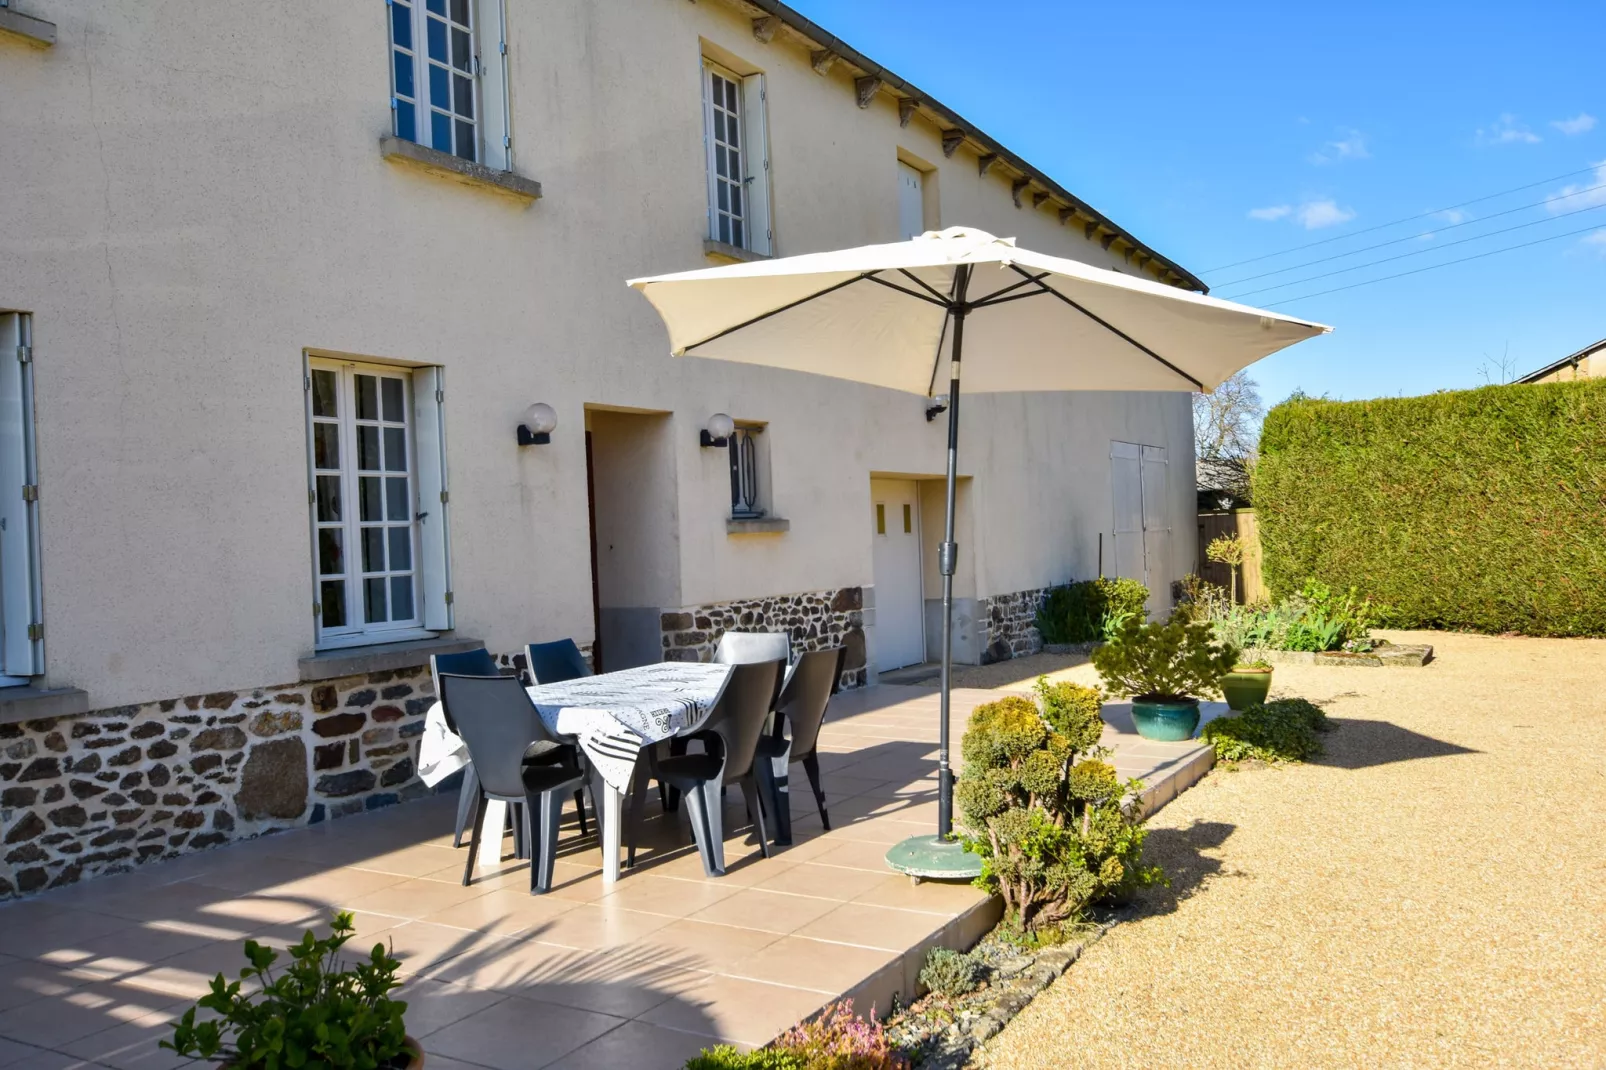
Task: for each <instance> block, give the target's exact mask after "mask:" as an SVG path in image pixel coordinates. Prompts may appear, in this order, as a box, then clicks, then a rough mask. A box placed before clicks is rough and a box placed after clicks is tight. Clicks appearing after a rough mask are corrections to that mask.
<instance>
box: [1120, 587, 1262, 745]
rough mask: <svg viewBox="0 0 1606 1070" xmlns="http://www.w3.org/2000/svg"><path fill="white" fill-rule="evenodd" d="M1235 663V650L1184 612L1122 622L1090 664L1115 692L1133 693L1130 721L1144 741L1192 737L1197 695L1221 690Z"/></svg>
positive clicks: (1197, 707) (1196, 723)
mask: <svg viewBox="0 0 1606 1070" xmlns="http://www.w3.org/2000/svg"><path fill="white" fill-rule="evenodd" d="M1237 663H1238V649H1237V648H1236V647H1233V646H1231V645H1229V644H1226V643H1218V642H1215V641H1213V639H1212V629H1211V627H1210V625H1209V624H1207V623H1205V622H1204V621H1194V620H1191V619H1190V618H1189V616H1188V614H1187V613H1186V612H1185V611H1184V610H1180V609H1179V610H1178V611H1177V612H1175V613H1173V614H1171V619H1170V620H1167V621H1155V622H1154V623H1152V624H1144V623H1143V622H1142V621H1140V620H1138V619H1137V618H1132V619H1129V620H1127V621H1126V622H1124V623H1123V624H1122V625H1121V627H1120V628H1119V629H1117V630H1116V632H1115V633H1114V635H1113V636H1112V637H1111V639H1110V641H1109V642H1107V643H1105V644H1104V645H1103V646H1102V647H1100V648H1099V649H1097V650H1095V651H1094V652H1093V666H1094V667H1095V668H1096V669H1098V671H1099V676H1100V677H1101V678H1102V679H1103V680H1104V687H1105V689H1106V690H1108V691H1109V692H1110V693H1111V694H1114V695H1130V696H1131V697H1132V723H1133V725H1134V727H1136V728H1137V730H1138V735H1140V736H1142V737H1143V738H1144V739H1153V740H1161V741H1166V742H1176V741H1178V740H1184V739H1191V738H1192V737H1193V733H1194V731H1195V730H1196V729H1197V728H1198V727H1199V699H1200V698H1201V697H1204V696H1208V695H1214V694H1219V693H1220V690H1221V688H1220V685H1221V678H1222V677H1223V676H1225V675H1227V673H1229V672H1231V671H1232V667H1233V666H1234V665H1236V664H1237Z"/></svg>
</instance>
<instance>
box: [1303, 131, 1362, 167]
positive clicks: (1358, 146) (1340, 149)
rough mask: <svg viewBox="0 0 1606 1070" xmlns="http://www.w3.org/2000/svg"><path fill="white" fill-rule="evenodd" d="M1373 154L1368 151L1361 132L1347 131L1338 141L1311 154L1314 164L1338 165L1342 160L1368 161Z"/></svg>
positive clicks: (1311, 160) (1330, 142)
mask: <svg viewBox="0 0 1606 1070" xmlns="http://www.w3.org/2000/svg"><path fill="white" fill-rule="evenodd" d="M1371 156H1372V154H1371V153H1370V152H1367V151H1366V138H1365V137H1364V136H1363V135H1362V134H1361V132H1360V131H1359V130H1347V131H1345V132H1344V136H1343V137H1341V138H1339V139H1338V140H1337V141H1329V142H1328V143H1327V144H1325V145H1323V146H1322V147H1321V148H1319V149H1317V150H1316V151H1315V152H1313V153H1311V154H1310V157H1309V159H1310V162H1311V163H1314V164H1324V163H1337V162H1339V161H1340V160H1366V159H1370V158H1371Z"/></svg>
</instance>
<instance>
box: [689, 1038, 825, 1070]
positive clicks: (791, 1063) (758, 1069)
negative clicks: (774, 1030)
mask: <svg viewBox="0 0 1606 1070" xmlns="http://www.w3.org/2000/svg"><path fill="white" fill-rule="evenodd" d="M686 1070H806V1068H805V1067H804V1065H803V1060H802V1059H801V1058H799V1057H798V1056H797V1055H794V1054H793V1053H791V1052H789V1051H777V1050H775V1049H774V1048H759V1049H756V1050H754V1051H742V1050H740V1049H739V1048H734V1047H732V1046H731V1045H729V1044H719V1045H716V1046H715V1047H712V1048H707V1049H705V1050H703V1051H701V1052H699V1053H698V1054H696V1055H694V1056H692V1057H691V1058H690V1059H689V1060H687V1062H686Z"/></svg>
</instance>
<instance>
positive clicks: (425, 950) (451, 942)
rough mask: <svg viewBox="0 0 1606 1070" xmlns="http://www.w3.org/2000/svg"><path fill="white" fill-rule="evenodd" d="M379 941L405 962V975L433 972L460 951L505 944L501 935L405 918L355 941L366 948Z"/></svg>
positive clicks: (481, 951) (491, 950)
mask: <svg viewBox="0 0 1606 1070" xmlns="http://www.w3.org/2000/svg"><path fill="white" fill-rule="evenodd" d="M376 943H381V944H384V945H385V947H386V949H387V950H388V951H389V953H390V954H392V955H394V956H395V957H396V959H397V960H398V961H400V962H401V964H402V976H403V977H414V976H420V975H423V974H426V973H429V972H430V971H431V970H432V969H433V968H434V967H435V966H437V965H439V964H440V963H442V962H446V961H448V960H450V959H453V958H456V957H457V956H459V955H468V954H477V955H494V954H496V949H497V948H499V947H501V946H503V942H502V939H501V938H500V937H498V936H494V935H491V934H488V933H482V932H477V931H475V930H473V929H457V928H452V927H451V926H448V925H436V924H433V923H431V922H427V921H408V922H402V923H401V924H399V925H397V926H395V927H394V928H391V929H386V930H384V931H382V932H379V933H375V934H373V935H372V936H370V937H368V938H366V939H364V940H363V941H361V942H358V941H355V940H354V941H352V944H353V945H354V946H355V947H356V948H358V949H362V950H367V949H370V948H372V947H373V945H374V944H376Z"/></svg>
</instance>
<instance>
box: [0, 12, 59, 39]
mask: <svg viewBox="0 0 1606 1070" xmlns="http://www.w3.org/2000/svg"><path fill="white" fill-rule="evenodd" d="M0 36H9V37H20V38H22V40H23V41H24V42H26V43H28V44H30V45H32V46H33V47H35V48H49V47H50V46H51V45H53V44H55V43H56V24H55V23H54V22H46V21H45V20H44V19H36V18H34V17H33V16H32V15H24V14H23V13H22V12H20V11H13V10H12V9H11V8H9V7H0Z"/></svg>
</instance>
